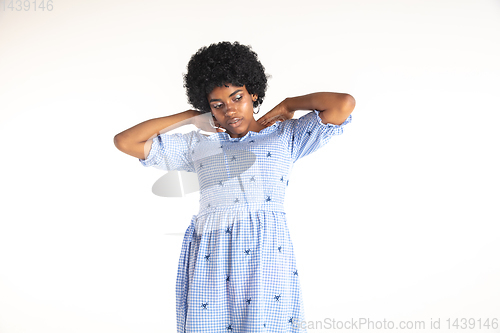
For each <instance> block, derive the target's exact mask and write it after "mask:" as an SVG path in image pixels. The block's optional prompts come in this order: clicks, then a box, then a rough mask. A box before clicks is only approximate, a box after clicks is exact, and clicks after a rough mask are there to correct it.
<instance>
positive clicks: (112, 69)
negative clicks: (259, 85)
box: [0, 0, 500, 333]
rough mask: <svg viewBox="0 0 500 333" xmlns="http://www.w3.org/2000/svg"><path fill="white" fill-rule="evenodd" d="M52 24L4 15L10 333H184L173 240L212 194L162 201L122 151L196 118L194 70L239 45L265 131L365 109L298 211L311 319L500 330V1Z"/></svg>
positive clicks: (168, 6) (296, 197) (270, 6)
mask: <svg viewBox="0 0 500 333" xmlns="http://www.w3.org/2000/svg"><path fill="white" fill-rule="evenodd" d="M52 4H53V10H52V11H50V12H49V11H47V10H46V11H41V10H37V11H34V10H33V9H32V8H30V9H29V10H27V9H26V7H24V8H23V9H22V10H20V11H16V10H15V9H14V10H12V9H10V8H9V7H8V6H7V7H6V9H5V10H4V9H2V10H1V11H0V142H1V151H2V156H3V157H2V163H1V168H2V169H1V173H0V181H1V187H0V188H1V192H0V193H1V199H2V200H1V204H2V217H1V222H0V332H1V333H13V332H23V333H28V332H29V333H31V332H34V333H35V332H36V333H42V332H51V333H58V332H61V333H62V332H64V333H67V332H78V333H80V332H85V333H87V332H93V333H100V332H106V333H108V332H118V331H119V332H122V333H126V332H127V333H128V332H130V333H132V332H134V333H135V332H148V333H155V332H174V331H175V329H176V323H175V318H176V317H175V279H176V274H177V264H178V259H179V254H180V250H181V243H182V236H180V235H167V234H169V233H183V232H184V231H185V230H186V228H187V227H188V226H189V222H190V219H191V216H192V215H194V214H196V213H197V211H198V199H199V193H198V192H197V193H193V194H189V195H187V196H186V197H183V198H164V197H158V196H156V195H154V194H153V193H152V191H151V187H152V185H153V183H154V182H155V181H156V180H157V179H158V178H159V177H161V176H162V175H164V172H163V171H161V170H157V169H154V168H144V167H143V166H142V165H141V164H140V163H139V161H138V159H136V158H134V157H131V156H128V155H126V154H123V153H122V152H120V151H119V150H117V149H116V148H115V146H114V144H113V137H114V135H115V134H117V133H119V132H121V131H123V130H125V129H127V128H130V127H132V126H133V125H135V124H138V123H139V122H142V121H145V120H148V119H151V118H156V117H161V116H166V115H170V114H174V113H178V112H181V111H184V110H187V109H189V108H190V106H189V105H188V104H187V99H186V97H185V92H184V88H183V87H182V74H183V73H185V71H186V65H187V62H188V61H189V58H190V56H191V55H192V54H193V53H194V52H196V50H197V49H198V48H199V47H201V46H205V45H208V44H210V43H214V42H219V41H223V40H228V41H235V40H237V41H240V42H241V43H243V44H246V45H251V46H252V47H253V49H254V50H255V51H256V52H257V53H258V54H259V58H260V60H261V61H262V63H263V64H264V66H265V68H266V71H267V72H268V73H269V74H271V75H272V78H271V79H270V81H269V89H268V91H267V97H266V100H265V102H264V105H263V107H262V109H261V114H263V113H265V112H266V111H268V110H270V109H271V108H272V107H273V106H274V105H276V104H277V103H279V102H280V101H281V100H282V99H284V98H285V97H289V96H297V95H301V94H306V93H311V92H316V91H334V92H345V93H349V94H351V95H352V96H354V97H355V99H356V102H357V104H356V108H355V110H354V112H353V114H352V116H353V121H352V123H351V124H349V125H347V126H346V127H345V131H344V134H342V135H341V136H338V137H334V138H333V139H332V141H331V142H330V143H329V144H328V145H327V146H326V147H324V148H322V149H321V150H319V151H317V152H316V153H314V154H312V155H310V156H308V157H305V158H304V159H302V160H300V161H299V162H297V164H296V165H295V167H294V170H293V172H292V176H291V180H290V186H289V189H288V192H287V201H286V209H287V217H288V219H289V228H290V232H291V236H292V240H293V242H294V250H295V253H296V256H297V262H298V267H299V269H298V271H299V272H300V279H301V284H302V288H303V294H304V303H305V309H306V320H308V321H314V322H317V321H325V322H326V318H330V319H331V318H333V319H336V320H337V321H350V320H351V319H354V320H356V319H359V318H369V319H370V320H373V321H377V320H380V321H381V320H383V319H386V320H392V321H394V322H396V323H397V322H398V321H399V320H408V321H410V320H415V321H424V322H425V324H426V326H425V330H420V331H430V326H429V322H430V319H431V318H433V320H436V319H438V318H440V319H441V329H442V330H446V319H447V318H472V319H474V320H478V319H482V320H483V321H484V320H485V319H487V318H490V320H491V319H492V318H499V319H500V285H499V284H498V281H500V263H499V261H498V253H500V242H499V228H498V225H499V222H500V214H499V210H498V202H499V191H498V188H499V185H500V182H499V176H498V170H499V169H500V165H499V162H498V159H497V155H498V143H499V142H500V140H499V139H500V135H499V131H498V129H497V126H498V125H497V124H498V123H499V120H500V116H499V111H500V102H499V100H498V98H496V97H497V95H498V91H500V89H499V88H500V87H499V81H498V78H499V77H500V65H499V62H498V59H500V46H499V43H498V41H499V40H500V39H499V37H500V2H499V1H493V0H489V1H487V0H477V1H476V0H469V1H458V0H449V1H444V0H432V1H431V0H425V1H424V0H421V1H416V0H415V1H408V0H402V1H395V0H393V1H389V0H385V1H369V0H336V1H332V0H329V1H326V0H323V1H320V0H311V1H306V2H304V1H254V2H234V1H218V0H215V1H176V2H173V1H143V2H138V1H95V0H93V1H80V2H69V1H64V2H63V1H57V0H54V1H53V3H52ZM7 5H8V3H7ZM261 114H259V115H258V117H260V116H261ZM302 114H303V113H300V112H297V113H296V116H300V115H302ZM476 325H477V321H476ZM469 328H470V327H469ZM372 330H373V329H372ZM309 331H310V332H327V331H331V329H327V328H325V327H323V328H322V329H321V328H320V327H319V326H316V327H315V328H311V329H310V330H309ZM356 331H358V332H364V331H367V330H365V329H359V330H356ZM434 331H436V330H435V329H434ZM467 331H468V332H473V331H478V330H477V327H476V328H474V329H472V328H471V329H468V330H467ZM481 331H484V330H481ZM490 331H493V330H491V328H490ZM496 331H497V332H498V330H496Z"/></svg>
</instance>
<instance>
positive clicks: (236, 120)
mask: <svg viewBox="0 0 500 333" xmlns="http://www.w3.org/2000/svg"><path fill="white" fill-rule="evenodd" d="M241 120H242V118H237V117H235V118H232V119H231V120H229V121H228V122H227V123H228V125H229V126H232V127H237V126H239V125H240V124H241Z"/></svg>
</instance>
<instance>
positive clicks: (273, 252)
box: [139, 110, 352, 333]
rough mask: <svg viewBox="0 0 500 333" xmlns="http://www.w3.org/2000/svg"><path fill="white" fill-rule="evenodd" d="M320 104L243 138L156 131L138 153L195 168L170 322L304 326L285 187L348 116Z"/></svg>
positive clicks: (180, 325) (238, 332)
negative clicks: (324, 110)
mask: <svg viewBox="0 0 500 333" xmlns="http://www.w3.org/2000/svg"><path fill="white" fill-rule="evenodd" d="M318 114H319V111H316V110H315V111H312V112H309V113H307V114H305V115H304V116H302V117H300V118H298V119H290V120H286V121H284V122H276V123H274V124H273V125H272V126H269V127H267V128H265V129H263V130H262V131H260V132H258V133H256V132H253V131H249V132H248V133H247V134H246V135H245V136H243V137H241V138H231V137H230V136H229V135H228V134H227V133H214V134H211V135H209V136H205V135H203V134H201V133H200V131H199V130H197V131H192V132H189V133H186V134H179V133H176V134H161V135H160V136H157V137H156V138H154V139H153V143H152V146H151V151H150V153H149V155H148V157H147V158H146V159H145V160H142V159H139V160H140V162H141V163H142V164H143V165H144V166H154V167H155V168H159V169H163V170H184V171H188V172H196V173H197V174H198V180H199V184H200V201H199V202H200V208H199V211H198V214H197V215H193V217H192V219H191V224H190V225H189V227H188V228H187V230H186V233H185V235H184V240H183V243H182V250H181V255H180V258H179V267H178V273H177V283H176V309H177V332H179V333H180V332H203V333H211V332H213V333H215V332H217V333H219V332H233V333H251V332H276V333H277V332H279V333H283V332H306V329H305V328H301V325H300V323H301V322H302V321H305V318H304V306H303V302H302V292H301V287H300V281H299V274H298V269H297V265H296V262H295V255H294V250H293V245H292V241H291V239H290V234H289V231H288V227H287V224H286V214H285V212H284V209H283V203H284V199H285V190H286V187H287V186H288V184H289V175H290V172H291V170H292V167H293V164H294V163H295V162H296V161H297V160H298V159H300V158H302V157H304V156H307V155H309V154H310V153H312V152H314V151H316V150H317V149H319V148H321V147H322V146H324V145H325V144H326V143H328V141H329V140H330V139H331V137H333V136H334V135H339V134H342V133H343V127H344V125H346V124H348V123H350V122H351V119H352V116H351V115H350V116H349V117H348V118H347V119H346V121H344V123H342V124H341V125H333V124H323V123H322V122H321V118H320V117H319V115H318ZM304 326H305V325H304Z"/></svg>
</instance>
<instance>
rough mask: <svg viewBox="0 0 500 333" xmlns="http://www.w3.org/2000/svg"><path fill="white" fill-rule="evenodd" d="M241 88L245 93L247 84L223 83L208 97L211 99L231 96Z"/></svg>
mask: <svg viewBox="0 0 500 333" xmlns="http://www.w3.org/2000/svg"><path fill="white" fill-rule="evenodd" d="M238 90H241V91H242V92H243V93H246V92H247V89H246V87H245V86H243V87H238V86H233V85H232V84H229V83H228V84H226V85H223V86H222V87H215V88H214V89H213V90H212V91H211V92H210V93H209V94H208V95H207V98H208V100H211V99H220V98H227V97H229V96H230V95H231V94H232V93H234V92H235V91H238Z"/></svg>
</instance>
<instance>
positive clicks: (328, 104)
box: [282, 92, 356, 125]
mask: <svg viewBox="0 0 500 333" xmlns="http://www.w3.org/2000/svg"><path fill="white" fill-rule="evenodd" d="M282 103H283V104H284V105H283V106H284V107H285V108H286V109H288V110H289V112H292V113H293V112H294V111H296V110H318V111H319V117H320V118H321V120H322V122H323V124H327V123H329V124H334V125H341V124H342V123H343V122H344V121H345V120H346V119H347V118H348V117H349V115H350V114H351V113H352V111H353V110H354V107H355V106H356V100H355V99H354V97H352V96H351V95H349V94H341V93H333V92H317V93H312V94H308V95H303V96H297V97H289V98H286V99H285V100H284V101H283V102H282Z"/></svg>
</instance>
